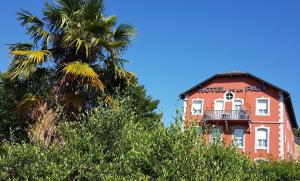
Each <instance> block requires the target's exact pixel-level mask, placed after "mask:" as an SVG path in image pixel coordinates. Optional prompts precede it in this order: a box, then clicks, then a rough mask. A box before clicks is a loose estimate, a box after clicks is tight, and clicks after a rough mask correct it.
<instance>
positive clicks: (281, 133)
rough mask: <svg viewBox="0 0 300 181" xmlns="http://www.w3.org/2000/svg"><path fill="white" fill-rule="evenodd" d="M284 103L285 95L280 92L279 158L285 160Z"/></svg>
mask: <svg viewBox="0 0 300 181" xmlns="http://www.w3.org/2000/svg"><path fill="white" fill-rule="evenodd" d="M283 115H284V103H283V93H282V92H279V123H281V124H280V125H279V158H280V159H284V128H283V127H284V118H283Z"/></svg>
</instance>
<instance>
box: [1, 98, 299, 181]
mask: <svg viewBox="0 0 300 181" xmlns="http://www.w3.org/2000/svg"><path fill="white" fill-rule="evenodd" d="M130 102H131V101H130V99H129V100H128V98H124V99H120V101H119V102H118V105H119V106H117V107H114V108H111V109H107V108H105V107H104V106H99V107H98V108H96V109H94V110H93V111H92V112H91V113H90V114H88V116H86V117H82V120H81V121H78V122H65V123H62V124H60V125H59V129H60V131H61V133H62V134H63V137H64V141H63V144H61V143H52V145H51V146H50V147H48V148H47V149H45V148H42V147H39V146H37V145H32V144H28V143H23V144H15V143H11V142H6V143H4V144H3V145H2V147H1V150H0V151H1V153H0V168H1V170H0V176H1V178H2V179H5V180H9V179H19V180H26V179H27V180H74V179H75V180H82V179H86V180H96V179H97V180H264V179H269V180H270V179H273V178H274V179H275V178H285V179H287V180H289V179H290V180H291V179H292V178H297V176H298V174H299V173H298V172H297V170H298V169H299V165H297V166H296V165H294V164H291V165H288V166H289V167H288V168H286V172H288V173H285V171H283V170H284V169H283V168H285V165H280V166H277V165H276V166H275V167H276V169H281V172H277V171H275V170H273V169H275V167H273V166H269V165H263V164H259V165H256V164H253V163H252V162H251V161H250V160H249V159H248V158H247V157H246V156H244V155H241V154H239V153H237V151H236V149H235V148H234V147H224V146H223V145H222V143H218V144H206V143H205V142H204V141H203V139H202V136H201V134H200V135H197V131H196V129H195V128H190V129H186V130H185V131H183V130H182V129H181V128H180V123H179V122H178V121H177V122H176V123H175V124H173V125H172V126H171V127H170V128H165V127H164V126H163V124H162V122H160V121H158V120H153V124H154V126H153V129H145V125H144V124H143V123H142V122H143V120H137V119H142V117H141V116H140V115H139V116H137V115H136V114H135V112H134V111H133V109H132V105H130ZM148 121H149V120H148ZM277 167H278V168H277ZM279 174H280V175H279ZM283 176H287V177H283ZM298 178H299V177H298Z"/></svg>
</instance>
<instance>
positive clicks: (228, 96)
mask: <svg viewBox="0 0 300 181" xmlns="http://www.w3.org/2000/svg"><path fill="white" fill-rule="evenodd" d="M225 97H226V100H228V101H230V100H232V99H233V93H232V92H227V93H226V96H225Z"/></svg>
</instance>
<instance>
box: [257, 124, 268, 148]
mask: <svg viewBox="0 0 300 181" xmlns="http://www.w3.org/2000/svg"><path fill="white" fill-rule="evenodd" d="M256 148H257V149H268V129H266V128H259V129H257V130H256Z"/></svg>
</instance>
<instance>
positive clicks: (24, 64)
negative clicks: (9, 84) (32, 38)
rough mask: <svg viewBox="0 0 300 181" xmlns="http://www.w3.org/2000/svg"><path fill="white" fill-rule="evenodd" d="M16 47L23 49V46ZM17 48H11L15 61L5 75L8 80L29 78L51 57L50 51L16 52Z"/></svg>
mask: <svg viewBox="0 0 300 181" xmlns="http://www.w3.org/2000/svg"><path fill="white" fill-rule="evenodd" d="M16 46H17V47H21V48H22V46H23V45H22V44H19V45H16ZM16 46H13V47H11V48H12V49H13V50H12V51H11V54H12V55H13V60H12V62H11V64H10V66H9V68H8V71H7V72H6V74H5V76H6V78H8V79H11V80H13V79H16V78H17V77H23V78H25V79H27V78H29V76H30V75H31V74H32V73H34V72H35V71H36V70H37V65H38V64H42V63H44V62H45V61H46V59H47V56H48V55H50V52H49V51H48V50H36V51H35V50H16V49H15V48H16ZM25 48H29V46H28V47H26V46H25Z"/></svg>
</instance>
